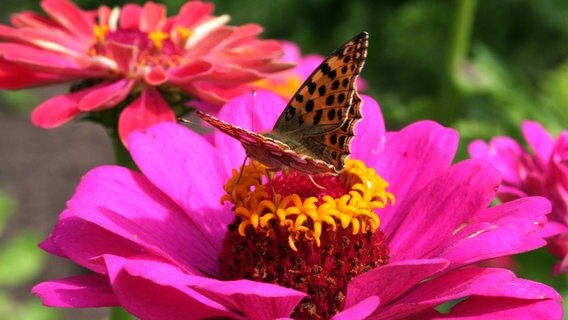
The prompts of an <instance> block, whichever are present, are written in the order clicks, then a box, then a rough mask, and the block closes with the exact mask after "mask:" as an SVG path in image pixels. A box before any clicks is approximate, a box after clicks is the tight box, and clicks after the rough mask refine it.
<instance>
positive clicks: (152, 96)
mask: <svg viewBox="0 0 568 320" xmlns="http://www.w3.org/2000/svg"><path fill="white" fill-rule="evenodd" d="M175 121H176V115H175V114H174V112H173V111H172V109H171V108H170V106H169V105H168V104H167V102H166V101H165V100H164V98H162V95H161V94H160V92H159V91H158V90H157V89H154V88H146V89H145V90H144V91H142V94H141V96H140V97H139V98H138V99H136V100H134V102H132V103H131V104H129V105H128V106H127V107H126V108H125V109H124V110H123V111H122V112H121V113H120V118H119V119H118V133H119V135H120V140H121V141H122V143H123V144H124V145H125V146H127V145H128V144H127V143H128V140H127V139H128V135H129V134H130V133H131V132H132V131H135V130H140V129H145V128H148V127H150V126H152V125H153V124H156V123H159V122H175Z"/></svg>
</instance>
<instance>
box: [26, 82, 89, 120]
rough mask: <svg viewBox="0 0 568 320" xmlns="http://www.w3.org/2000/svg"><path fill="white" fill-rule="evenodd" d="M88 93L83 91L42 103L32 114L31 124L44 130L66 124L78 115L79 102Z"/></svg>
mask: <svg viewBox="0 0 568 320" xmlns="http://www.w3.org/2000/svg"><path fill="white" fill-rule="evenodd" d="M89 92H90V90H89V89H85V90H82V91H77V92H74V93H69V94H66V95H61V96H57V97H54V98H51V99H49V100H47V101H44V102H43V103H42V104H40V105H39V106H37V107H36V108H35V109H34V111H33V112H32V123H33V124H34V125H35V126H38V127H42V128H46V129H50V128H55V127H58V126H60V125H62V124H64V123H66V122H67V121H69V120H71V119H73V118H74V117H76V116H77V115H78V114H79V113H80V110H79V102H80V101H81V99H82V98H83V97H84V96H85V95H87V94H88V93H89Z"/></svg>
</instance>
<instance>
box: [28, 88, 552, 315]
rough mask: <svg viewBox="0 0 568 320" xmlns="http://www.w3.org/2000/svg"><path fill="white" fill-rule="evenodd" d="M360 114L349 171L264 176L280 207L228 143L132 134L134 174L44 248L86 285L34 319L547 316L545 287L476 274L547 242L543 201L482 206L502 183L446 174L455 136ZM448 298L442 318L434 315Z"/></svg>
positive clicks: (495, 177) (504, 275)
mask: <svg viewBox="0 0 568 320" xmlns="http://www.w3.org/2000/svg"><path fill="white" fill-rule="evenodd" d="M250 102H251V96H250V95H248V94H247V95H244V96H242V97H240V98H236V99H234V100H232V101H230V102H229V103H228V104H226V105H225V107H224V108H223V109H222V110H221V112H220V117H221V118H223V119H225V120H228V121H230V122H232V123H235V124H238V125H242V126H244V127H248V128H250V127H251V119H250V118H249V117H243V116H242V115H243V114H251V110H252V109H251V103H250ZM255 103H256V105H259V104H261V105H262V106H263V109H262V110H263V112H262V113H257V114H254V115H253V117H254V118H253V120H252V122H253V123H254V124H255V126H254V127H255V129H259V130H260V129H262V128H269V127H270V126H271V125H272V124H273V123H274V121H275V120H276V118H277V117H278V115H279V113H280V111H281V110H282V109H283V108H284V105H285V103H284V101H283V100H281V99H280V98H279V97H277V96H275V95H274V94H269V93H265V92H259V94H257V95H256V101H255ZM363 115H364V116H365V118H364V119H363V121H361V122H360V123H359V125H358V127H357V128H356V134H357V135H356V137H355V139H354V140H353V144H352V157H353V158H354V159H360V160H362V161H360V160H357V161H355V160H354V161H350V162H349V163H348V164H347V165H346V167H347V171H345V172H344V173H342V174H340V175H338V176H337V177H329V176H327V177H326V176H324V177H322V176H314V177H313V178H314V179H315V180H316V181H317V183H318V184H322V185H324V186H326V187H327V190H322V189H321V188H319V187H316V186H315V185H314V183H312V182H310V181H309V179H307V178H306V177H305V176H302V175H298V174H295V173H291V174H289V175H277V176H276V177H275V178H274V180H273V181H272V183H273V185H272V186H273V187H274V190H276V191H277V192H278V193H279V194H280V196H278V197H279V199H280V200H281V201H279V202H277V203H278V204H275V203H273V202H272V199H273V198H272V197H271V196H270V195H268V196H267V197H266V198H265V199H264V200H262V201H261V202H257V201H256V200H258V199H257V198H256V196H257V195H259V194H260V193H262V192H264V193H267V192H268V191H267V190H270V187H268V186H267V185H266V184H262V183H259V181H261V178H262V176H261V175H259V174H260V173H262V167H260V166H258V165H255V164H254V163H253V164H249V165H247V166H246V167H245V170H244V171H243V172H242V174H240V173H239V172H237V171H236V170H238V168H239V167H240V165H241V162H242V160H243V158H244V151H243V148H242V147H241V146H240V145H239V144H238V143H237V142H236V141H235V140H234V139H231V138H230V137H227V136H225V135H223V134H221V133H219V132H215V133H214V137H213V140H214V145H212V144H211V143H210V142H208V140H206V139H204V138H202V137H201V136H199V135H197V134H195V133H194V132H192V131H190V130H187V129H186V128H183V127H181V126H179V125H175V124H171V123H162V124H158V125H156V126H153V127H151V128H149V129H147V130H145V131H139V132H135V133H133V134H132V135H131V136H130V140H129V142H130V150H131V152H132V155H133V158H134V160H135V161H136V164H137V165H138V167H139V168H140V170H141V173H138V172H135V171H132V170H129V169H126V168H123V167H119V166H103V167H98V168H95V169H93V170H92V171H91V172H89V173H88V174H86V175H85V177H84V178H83V179H82V181H81V183H80V185H79V186H78V188H77V190H76V192H75V194H74V195H73V197H72V198H71V200H70V201H69V202H68V203H67V208H66V209H65V210H64V211H63V213H62V214H61V217H60V220H59V222H58V223H57V225H56V226H55V229H54V230H53V232H52V233H51V235H50V236H49V237H48V238H47V239H46V240H45V241H44V242H43V243H42V244H41V247H42V248H43V249H45V250H46V251H48V252H50V253H52V254H56V255H58V256H61V257H64V258H67V259H71V260H73V261H75V262H76V263H78V264H80V265H82V266H83V267H85V268H87V269H89V270H91V273H89V274H86V275H80V276H74V277H70V278H66V279H61V280H52V281H47V282H43V283H40V284H38V285H37V286H35V287H34V289H33V292H34V293H35V294H36V295H38V296H39V297H40V298H41V299H42V300H43V303H44V304H45V305H47V306H55V307H72V308H78V307H100V306H118V305H120V306H122V307H124V308H125V309H126V310H128V311H129V312H131V313H132V314H134V315H135V316H137V317H139V318H141V319H201V318H231V319H277V318H288V317H293V318H296V319H320V318H332V317H333V318H334V319H363V318H366V319H409V318H412V319H432V318H452V319H456V318H466V317H469V318H474V317H475V318H481V317H482V318H484V319H503V318H510V319H520V318H523V319H526V318H531V317H532V318H543V319H544V318H546V319H560V318H561V316H562V307H561V298H560V296H559V295H558V293H557V292H556V291H554V290H553V289H551V288H549V287H547V286H545V285H543V284H540V283H536V282H532V281H528V280H523V279H519V278H517V277H515V275H514V274H513V273H512V272H510V271H508V270H504V269H497V268H480V267H476V266H475V264H476V263H478V262H479V261H482V260H485V259H490V258H494V257H499V256H503V255H508V254H514V253H518V252H523V251H527V250H532V249H534V248H537V247H540V246H542V245H544V244H545V243H544V241H543V240H542V239H541V238H540V237H538V236H536V233H537V231H538V229H539V228H540V226H541V225H542V223H544V215H545V213H546V212H547V211H548V210H549V209H550V204H549V202H548V201H547V200H545V199H543V198H540V197H526V198H522V199H518V200H516V201H511V202H509V203H506V204H502V205H498V206H495V207H491V208H488V206H489V204H490V203H491V200H492V198H493V197H494V195H495V192H496V190H497V187H498V185H499V183H500V175H499V173H498V172H497V171H496V170H495V169H494V168H493V167H492V166H491V165H490V164H488V163H486V162H485V161H483V160H468V161H464V162H460V163H458V164H455V165H452V164H451V162H452V159H453V157H454V153H455V151H456V147H457V140H458V136H457V134H456V132H455V131H453V130H451V129H447V128H444V127H442V126H440V125H438V124H436V123H434V122H430V121H425V122H418V123H415V124H412V125H410V126H408V127H406V128H404V129H403V130H401V131H400V132H393V133H389V134H387V135H385V132H384V127H383V123H382V117H381V115H380V112H379V108H378V105H377V103H376V102H375V101H373V100H372V99H370V98H369V97H364V105H363ZM363 133H364V134H363ZM234 168H237V169H234ZM233 169H234V170H235V171H234V172H233V173H231V171H232V170H233ZM375 170H376V171H375ZM377 173H378V174H380V175H381V176H382V177H380V176H379V175H377ZM385 179H386V180H387V181H389V182H390V186H388V183H386V181H385ZM227 181H229V183H228V184H226V182H227ZM224 185H225V190H223V188H224V187H223V186H224ZM244 185H253V186H254V187H251V188H243V187H242V186H244ZM233 186H235V187H233ZM345 188H351V191H349V193H348V194H345V193H344V192H345ZM257 191H258V193H257ZM291 192H294V194H292V193H291ZM310 195H311V196H314V198H311V197H309V198H306V197H308V196H310ZM393 195H394V197H396V204H393V203H392V201H393ZM289 197H290V198H289ZM336 197H339V198H336ZM221 198H223V199H225V200H227V199H228V200H230V201H228V202H227V201H226V202H225V204H224V205H222V204H220V202H219V199H221ZM292 198H293V199H294V200H293V201H292V202H294V203H292V202H288V199H292ZM318 199H319V200H318ZM234 201H236V202H234ZM322 201H323V202H324V203H323V204H321V202H322ZM285 202H287V203H288V204H287V205H286V204H285ZM296 202H297V203H296ZM354 203H355V204H356V205H353V204H354ZM247 204H249V205H251V206H249V207H246V205H247ZM338 204H340V205H341V206H344V207H345V210H344V209H339V211H337V210H335V209H333V207H334V206H335V205H338ZM275 205H276V206H278V210H275V208H274V207H272V206H275ZM286 206H287V207H286ZM316 206H317V208H316ZM261 207H263V208H264V209H261V210H257V209H259V208H261ZM271 207H272V208H271ZM373 208H374V209H373ZM233 209H234V211H233ZM280 209H282V210H280ZM314 210H315V211H314ZM271 212H272V213H271ZM259 213H260V214H259ZM304 213H306V214H304ZM320 213H322V214H323V215H320ZM235 215H237V216H238V218H236V217H235ZM290 219H295V221H291V220H290ZM291 222H293V223H291ZM535 222H539V223H535ZM318 226H319V227H321V228H318ZM241 232H242V233H243V234H244V235H242V234H241ZM294 248H295V249H296V251H295V250H294ZM239 275H244V278H240V277H239ZM250 279H264V281H267V282H269V283H264V282H261V281H251V280H250ZM460 299H462V300H461V301H460ZM450 301H453V302H457V301H459V303H457V304H456V305H455V306H454V307H453V308H452V309H451V310H450V311H449V313H448V314H444V313H440V312H438V311H437V310H436V309H435V308H436V307H437V306H439V305H441V304H443V303H445V302H450Z"/></svg>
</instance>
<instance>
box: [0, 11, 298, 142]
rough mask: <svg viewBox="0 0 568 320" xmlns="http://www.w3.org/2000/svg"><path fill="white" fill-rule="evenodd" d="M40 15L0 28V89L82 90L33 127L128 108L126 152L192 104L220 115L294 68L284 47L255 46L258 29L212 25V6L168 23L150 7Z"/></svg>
mask: <svg viewBox="0 0 568 320" xmlns="http://www.w3.org/2000/svg"><path fill="white" fill-rule="evenodd" d="M41 7H42V8H43V10H44V11H45V13H46V14H47V16H43V15H40V14H37V13H34V12H23V13H19V14H14V15H13V16H12V19H11V21H12V26H5V25H0V38H1V39H3V40H4V41H3V42H1V43H0V88H1V89H20V88H26V87H30V86H38V85H46V84H51V83H62V82H70V81H80V83H79V84H78V85H76V86H75V87H74V89H73V90H72V92H71V93H69V94H66V95H61V96H57V97H54V98H51V99H49V100H47V101H45V102H44V103H42V104H41V105H39V106H38V107H37V108H36V109H35V110H34V112H33V113H32V122H33V123H34V124H35V125H37V126H40V127H44V128H53V127H57V126H59V125H61V124H63V123H65V122H67V121H69V120H70V119H72V118H74V117H76V116H77V115H79V114H82V113H87V112H99V111H103V110H107V109H110V108H114V107H116V106H117V105H122V106H126V107H125V111H124V112H122V113H121V114H120V121H119V122H120V123H119V129H118V130H119V133H120V137H121V139H122V140H123V142H126V136H127V134H128V133H129V132H130V131H131V130H134V129H138V128H145V127H148V126H150V125H152V124H154V123H156V122H161V121H175V117H176V114H175V112H176V111H177V113H182V111H183V110H182V108H183V107H182V106H181V105H182V104H183V103H184V102H186V100H187V99H188V96H190V97H191V98H197V99H201V100H204V101H207V102H209V103H212V104H214V105H220V104H222V103H223V102H224V101H226V100H227V99H229V98H231V97H234V96H236V95H238V94H241V93H243V92H245V91H247V90H248V88H249V86H247V85H246V84H248V83H250V82H253V81H256V80H259V79H262V78H263V77H264V76H265V75H266V74H269V73H272V72H276V71H281V70H283V69H286V68H288V67H289V65H288V64H283V63H280V62H276V61H275V60H274V59H275V58H277V57H279V56H281V55H282V49H281V46H280V44H279V43H278V42H277V41H274V40H260V39H258V35H259V34H260V33H261V32H262V28H261V27H260V26H258V25H256V24H246V25H242V26H227V25H226V23H227V22H228V21H229V17H228V16H227V15H222V16H213V15H212V12H213V4H211V3H207V2H201V1H190V2H187V3H186V4H185V5H183V6H182V8H181V9H180V11H179V13H178V14H177V15H175V16H171V17H166V9H165V6H163V5H161V4H156V3H153V2H147V3H146V4H145V5H144V6H139V5H137V4H127V5H125V6H123V7H122V8H118V7H117V8H114V9H111V8H109V7H107V6H101V7H99V8H98V10H96V11H84V10H81V9H80V8H78V7H77V6H76V5H75V4H73V3H72V2H71V1H68V0H43V1H42V2H41ZM22 74H25V75H26V76H25V77H22V76H21V75H22ZM168 104H169V105H171V106H172V105H176V104H179V105H180V106H177V107H178V110H172V108H171V107H169V106H168ZM174 107H175V106H174ZM115 125H116V124H115Z"/></svg>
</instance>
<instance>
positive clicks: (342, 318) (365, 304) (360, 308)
mask: <svg viewBox="0 0 568 320" xmlns="http://www.w3.org/2000/svg"><path fill="white" fill-rule="evenodd" d="M380 303H381V299H380V298H379V297H377V296H370V297H368V298H366V299H364V300H363V301H359V302H357V304H355V305H354V306H351V307H350V308H347V309H345V310H343V311H341V312H340V313H338V314H336V315H334V316H333V318H331V319H332V320H357V319H361V320H363V319H368V317H369V316H370V315H371V314H372V313H373V312H374V311H375V310H376V309H377V307H378V306H379V304H380Z"/></svg>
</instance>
